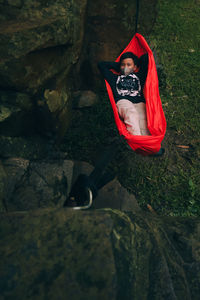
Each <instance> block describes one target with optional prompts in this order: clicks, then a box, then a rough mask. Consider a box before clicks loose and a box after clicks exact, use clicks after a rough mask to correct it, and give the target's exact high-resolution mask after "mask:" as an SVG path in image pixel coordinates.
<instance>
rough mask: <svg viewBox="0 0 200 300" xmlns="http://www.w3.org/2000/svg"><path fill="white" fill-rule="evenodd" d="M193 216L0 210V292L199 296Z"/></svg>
mask: <svg viewBox="0 0 200 300" xmlns="http://www.w3.org/2000/svg"><path fill="white" fill-rule="evenodd" d="M199 226H200V223H199V220H197V219H192V218H188V219H187V218H173V217H166V218H164V219H160V218H159V217H156V216H152V215H151V214H134V213H131V212H130V213H122V212H119V211H117V210H90V211H86V212H81V211H79V212H75V211H72V210H71V209H62V208H60V209H43V210H34V211H30V212H28V213H27V212H17V213H16V212H13V213H3V214H1V218H0V236H1V247H0V254H1V258H3V259H1V263H0V264H1V268H0V278H1V281H0V285H1V296H2V297H4V298H5V299H8V298H9V299H11V298H13V297H14V298H15V299H45V298H46V299H72V300H73V299H74V300H78V299H89V300H90V299H91V300H93V299H127V300H129V299H136V300H140V299H156V300H157V299H159V300H162V299H188V300H189V299H194V300H195V299H198V298H199V292H200V290H199V287H200V269H199V262H200V257H199V246H200V240H199V236H200V235H199Z"/></svg>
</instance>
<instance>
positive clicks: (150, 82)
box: [105, 33, 166, 155]
mask: <svg viewBox="0 0 200 300" xmlns="http://www.w3.org/2000/svg"><path fill="white" fill-rule="evenodd" d="M124 52H133V53H134V54H135V55H137V56H138V57H140V56H141V55H143V54H145V53H148V58H149V63H148V73H147V78H146V82H145V85H144V89H143V93H144V97H145V100H146V113H147V127H148V129H149V131H150V133H151V135H149V136H144V135H131V134H130V133H129V132H128V130H127V129H126V126H125V124H124V122H123V121H122V120H121V119H120V117H119V114H118V111H117V107H116V103H115V100H114V97H113V93H112V89H111V87H110V85H109V83H108V82H107V81H106V80H105V82H106V87H107V91H108V95H109V98H110V102H111V105H112V109H113V113H114V118H115V123H116V125H117V129H118V131H119V134H120V135H123V136H124V137H125V139H126V141H127V143H128V144H129V146H130V147H131V148H132V149H133V150H134V151H135V152H137V153H139V154H142V155H152V154H155V153H157V152H158V151H159V150H160V148H161V142H162V140H163V138H164V135H165V132H166V120H165V115H164V112H163V109H162V104H161V99H160V95H159V84H158V76H157V70H156V64H155V61H154V57H153V53H152V51H151V49H150V48H149V46H148V44H147V42H146V40H145V39H144V37H143V36H142V35H141V34H139V33H136V34H135V35H134V37H133V39H132V40H131V41H130V43H129V44H128V46H127V47H126V48H125V49H124V51H123V52H122V53H124ZM122 53H121V54H122ZM121 54H120V55H119V57H118V58H117V59H116V61H117V62H118V61H119V59H120V56H121Z"/></svg>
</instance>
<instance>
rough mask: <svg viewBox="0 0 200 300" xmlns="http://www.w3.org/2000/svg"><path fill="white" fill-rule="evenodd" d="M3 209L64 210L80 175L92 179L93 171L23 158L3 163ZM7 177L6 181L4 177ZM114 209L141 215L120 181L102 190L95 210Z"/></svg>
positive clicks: (82, 164) (84, 165)
mask: <svg viewBox="0 0 200 300" xmlns="http://www.w3.org/2000/svg"><path fill="white" fill-rule="evenodd" d="M1 166H2V168H1V172H0V174H1V175H0V177H1V178H2V179H4V180H2V185H1V188H0V191H1V192H0V194H1V195H2V196H1V198H2V200H1V203H2V207H3V208H5V209H6V210H7V211H23V210H26V211H27V210H31V209H36V208H40V207H43V208H44V207H55V206H58V207H62V206H63V204H64V202H65V201H66V199H67V197H68V195H69V192H70V190H71V187H72V184H73V183H74V182H75V181H76V179H77V177H78V176H79V174H86V175H89V174H90V173H91V171H92V170H93V167H92V166H91V165H90V164H88V163H86V162H80V161H75V162H73V161H70V160H66V159H62V158H60V159H58V157H57V158H56V157H55V158H54V159H50V158H48V159H43V160H35V161H30V160H28V159H24V158H20V157H11V158H7V159H2V160H1ZM5 175H6V177H5ZM105 207H107V208H115V209H119V210H122V211H135V212H136V211H139V210H140V208H139V206H138V204H137V200H136V198H135V196H134V195H133V194H132V195H131V194H129V193H128V192H127V190H126V189H125V188H124V187H122V186H121V185H120V183H119V182H118V181H117V179H114V180H112V181H111V182H110V183H108V184H106V185H105V186H104V187H103V188H102V189H101V190H99V192H98V195H97V197H96V198H95V199H94V201H93V205H92V208H94V209H95V208H105Z"/></svg>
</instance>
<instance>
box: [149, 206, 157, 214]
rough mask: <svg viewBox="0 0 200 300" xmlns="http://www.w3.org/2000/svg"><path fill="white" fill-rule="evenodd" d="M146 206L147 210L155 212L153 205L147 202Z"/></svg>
mask: <svg viewBox="0 0 200 300" xmlns="http://www.w3.org/2000/svg"><path fill="white" fill-rule="evenodd" d="M147 208H148V210H150V212H152V213H154V214H156V212H155V210H154V209H153V207H152V206H151V205H150V204H147Z"/></svg>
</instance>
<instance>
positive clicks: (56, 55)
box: [0, 0, 87, 138]
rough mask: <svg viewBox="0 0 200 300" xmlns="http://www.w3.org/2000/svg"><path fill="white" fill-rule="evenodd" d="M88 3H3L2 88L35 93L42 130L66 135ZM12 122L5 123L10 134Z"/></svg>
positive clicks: (1, 36)
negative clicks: (73, 74)
mask: <svg viewBox="0 0 200 300" xmlns="http://www.w3.org/2000/svg"><path fill="white" fill-rule="evenodd" d="M86 3H87V1H86V0H84V1H80V0H76V1H72V0H71V1H65V0H61V1H37V0H36V1H32V0H29V1H4V2H3V3H0V8H1V11H2V12H3V13H2V14H0V20H1V25H0V39H1V45H0V56H1V61H0V82H1V83H0V88H2V89H5V90H6V91H8V90H15V91H20V92H26V93H28V94H29V95H31V96H33V101H34V105H35V108H36V111H33V114H34V116H35V121H36V123H37V125H38V126H37V129H38V130H39V131H40V132H42V133H45V134H46V133H47V131H51V132H53V133H54V134H55V135H58V138H62V136H63V135H64V133H65V131H66V129H67V126H68V124H69V121H70V104H69V102H70V101H69V99H70V95H71V83H70V81H71V79H72V76H71V72H72V67H73V65H74V64H75V63H76V62H77V60H78V58H79V55H80V52H81V47H82V40H83V34H84V21H85V9H86ZM47 91H49V92H47ZM52 95H53V98H52ZM55 107H56V108H55ZM6 109H8V108H7V107H6ZM13 109H14V108H13ZM16 109H17V108H16ZM52 109H53V111H52ZM10 110H11V108H10ZM36 112H37V113H36ZM5 114H6V112H5V109H4V115H5ZM7 114H8V113H7ZM10 114H11V113H10ZM26 115H27V114H26ZM20 118H22V119H23V117H22V116H21V115H19V117H18V118H17V119H20ZM36 119H37V120H36ZM28 120H30V116H27V120H26V122H27V123H28ZM9 125H10V124H7V123H6V124H5V126H4V127H3V128H2V131H3V133H2V134H4V135H5V134H6V135H9V134H8V131H9V130H10V131H12V128H11V127H12V126H11V127H10V126H9ZM8 127H10V129H9V130H7V129H8ZM27 127H29V128H30V127H31V126H27ZM32 127H33V126H32ZM12 135H18V132H17V133H15V132H13V133H11V136H12Z"/></svg>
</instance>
